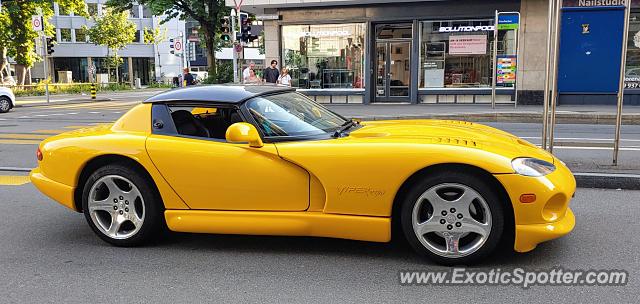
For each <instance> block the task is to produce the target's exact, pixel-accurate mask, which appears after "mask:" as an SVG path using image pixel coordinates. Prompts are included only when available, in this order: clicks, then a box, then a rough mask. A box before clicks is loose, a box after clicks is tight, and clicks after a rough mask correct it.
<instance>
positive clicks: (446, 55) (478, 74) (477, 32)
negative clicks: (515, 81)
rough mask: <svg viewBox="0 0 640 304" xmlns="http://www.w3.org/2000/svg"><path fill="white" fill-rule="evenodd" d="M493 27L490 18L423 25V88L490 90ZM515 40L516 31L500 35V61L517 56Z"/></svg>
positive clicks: (502, 32)
mask: <svg viewBox="0 0 640 304" xmlns="http://www.w3.org/2000/svg"><path fill="white" fill-rule="evenodd" d="M493 24H494V21H493V20H490V19H488V20H461V21H435V22H433V21H425V22H421V25H422V26H421V36H420V73H419V74H420V75H419V79H420V82H419V86H420V88H482V87H490V86H491V83H492V77H491V76H492V71H493V69H492V66H493V65H492V48H493V29H494V27H493ZM514 38H515V37H514V33H513V31H509V32H504V31H501V32H500V33H499V36H498V58H499V60H511V59H509V58H506V57H507V56H506V55H505V54H515V39H514ZM502 57H505V58H504V59H502ZM503 86H511V85H510V84H508V83H505V84H504V85H503Z"/></svg>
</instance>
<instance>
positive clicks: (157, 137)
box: [146, 104, 309, 211]
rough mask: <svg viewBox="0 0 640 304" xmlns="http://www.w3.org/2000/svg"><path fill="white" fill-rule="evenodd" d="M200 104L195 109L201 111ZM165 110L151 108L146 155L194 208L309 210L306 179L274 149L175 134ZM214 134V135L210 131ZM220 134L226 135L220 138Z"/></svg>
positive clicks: (303, 173) (307, 176)
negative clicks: (151, 131) (152, 124)
mask: <svg viewBox="0 0 640 304" xmlns="http://www.w3.org/2000/svg"><path fill="white" fill-rule="evenodd" d="M205 107H211V106H210V105H206V106H205V105H203V106H198V107H194V110H193V111H194V112H195V111H196V109H197V111H198V112H202V111H203V110H202V109H203V108H205ZM170 111H171V108H170V107H169V106H165V105H161V104H155V105H154V106H153V123H154V126H153V134H152V135H151V136H149V137H148V138H147V142H146V147H147V151H148V153H149V156H150V158H151V160H152V161H153V163H154V164H155V166H156V167H157V168H158V170H159V171H160V173H161V174H162V176H163V177H164V178H165V179H166V180H167V182H168V183H169V184H170V185H171V186H172V187H173V189H174V190H175V191H176V193H177V194H178V195H179V196H180V197H181V198H182V199H183V200H184V201H185V203H186V204H187V205H188V206H189V207H190V208H192V209H203V210H243V211H248V210H254V211H303V210H306V209H307V208H308V206H309V174H308V173H307V171H305V170H304V169H302V168H300V167H298V166H296V165H295V164H292V163H290V162H288V161H285V160H283V159H281V158H280V157H279V156H278V153H277V150H276V147H275V146H274V145H273V144H268V143H266V144H265V145H264V146H263V147H261V148H252V147H249V145H247V144H232V143H228V142H226V141H225V140H224V139H220V138H217V139H216V138H204V137H198V136H186V135H181V134H178V133H177V130H176V127H175V125H173V121H172V118H171V114H170ZM212 134H213V132H212ZM222 134H224V133H222Z"/></svg>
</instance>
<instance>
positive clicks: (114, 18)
mask: <svg viewBox="0 0 640 304" xmlns="http://www.w3.org/2000/svg"><path fill="white" fill-rule="evenodd" d="M85 29H86V27H85ZM136 30H137V28H136V24H135V23H133V22H131V21H129V13H128V12H126V11H122V12H116V11H114V10H112V9H107V10H106V13H105V14H104V15H103V16H102V17H99V18H96V19H95V25H94V26H93V27H91V28H90V29H88V30H87V33H88V35H89V39H90V40H91V42H93V43H95V44H96V45H104V46H106V47H107V48H108V49H109V50H111V51H113V52H114V54H116V55H117V53H118V51H119V50H121V49H122V48H124V47H125V46H127V44H129V43H131V42H133V40H134V39H135V37H136Z"/></svg>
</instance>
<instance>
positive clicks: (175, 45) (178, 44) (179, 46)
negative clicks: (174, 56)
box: [173, 40, 182, 52]
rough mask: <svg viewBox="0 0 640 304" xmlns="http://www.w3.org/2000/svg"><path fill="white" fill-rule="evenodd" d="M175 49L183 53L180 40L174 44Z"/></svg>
mask: <svg viewBox="0 0 640 304" xmlns="http://www.w3.org/2000/svg"><path fill="white" fill-rule="evenodd" d="M173 49H174V50H176V51H178V52H181V51H182V41H180V40H178V41H176V42H175V43H174V44H173Z"/></svg>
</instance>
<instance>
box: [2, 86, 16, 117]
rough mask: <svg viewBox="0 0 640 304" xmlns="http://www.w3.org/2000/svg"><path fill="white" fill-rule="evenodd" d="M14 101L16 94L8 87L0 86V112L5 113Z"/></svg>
mask: <svg viewBox="0 0 640 304" xmlns="http://www.w3.org/2000/svg"><path fill="white" fill-rule="evenodd" d="M15 103H16V96H15V95H13V91H11V89H10V88H6V87H0V113H7V112H9V110H11V109H12V108H13V106H14V105H15Z"/></svg>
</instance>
